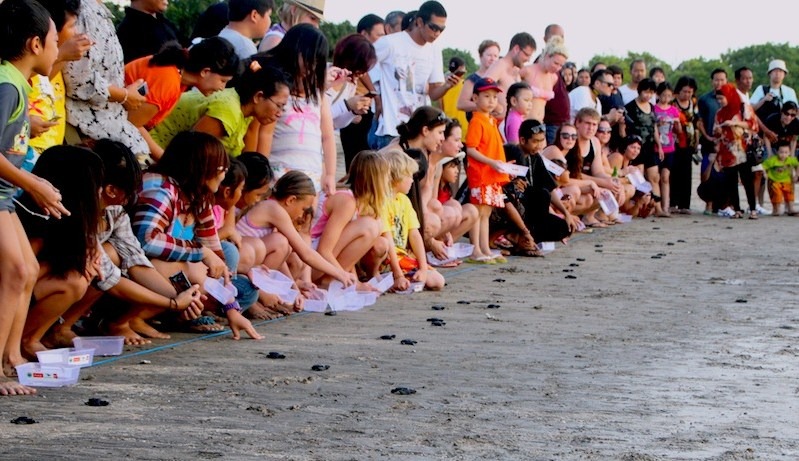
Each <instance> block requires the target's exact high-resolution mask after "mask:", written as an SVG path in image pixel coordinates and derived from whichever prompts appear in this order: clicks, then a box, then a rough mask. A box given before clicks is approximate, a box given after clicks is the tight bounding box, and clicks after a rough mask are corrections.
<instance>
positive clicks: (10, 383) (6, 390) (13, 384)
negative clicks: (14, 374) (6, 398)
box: [0, 376, 36, 395]
mask: <svg viewBox="0 0 799 461" xmlns="http://www.w3.org/2000/svg"><path fill="white" fill-rule="evenodd" d="M35 393H36V389H34V388H32V387H28V386H23V385H22V384H20V383H18V382H17V381H14V380H12V379H8V378H6V377H5V376H0V395H33V394H35Z"/></svg>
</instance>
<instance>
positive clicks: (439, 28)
mask: <svg viewBox="0 0 799 461" xmlns="http://www.w3.org/2000/svg"><path fill="white" fill-rule="evenodd" d="M424 24H425V25H426V26H427V27H429V28H430V30H431V31H433V32H437V33H441V32H444V29H446V28H447V27H446V26H439V25H438V24H436V23H434V22H426V23H424Z"/></svg>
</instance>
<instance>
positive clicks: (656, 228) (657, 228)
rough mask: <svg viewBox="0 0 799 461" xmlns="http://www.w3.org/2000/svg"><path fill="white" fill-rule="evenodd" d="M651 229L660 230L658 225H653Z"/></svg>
mask: <svg viewBox="0 0 799 461" xmlns="http://www.w3.org/2000/svg"><path fill="white" fill-rule="evenodd" d="M652 230H660V228H659V227H653V228H652Z"/></svg>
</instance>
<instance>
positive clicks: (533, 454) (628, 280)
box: [0, 214, 799, 461]
mask: <svg viewBox="0 0 799 461" xmlns="http://www.w3.org/2000/svg"><path fill="white" fill-rule="evenodd" d="M797 223H799V221H797V220H796V219H794V218H771V217H764V218H762V219H760V220H759V221H750V220H728V219H722V218H716V217H705V216H701V215H696V214H695V215H692V216H682V217H675V218H672V219H660V220H650V219H646V220H637V221H635V222H633V223H630V224H626V225H617V226H614V227H611V228H608V229H602V230H598V231H596V232H595V233H593V234H583V235H580V236H578V237H576V238H574V239H573V241H572V242H571V243H570V244H569V245H568V246H566V247H563V246H560V245H559V246H558V249H557V250H556V251H555V252H554V253H552V254H550V255H548V256H547V257H546V258H545V259H523V258H511V259H510V261H509V263H508V264H505V265H501V266H479V267H476V266H469V265H462V266H461V267H459V268H456V269H452V270H448V271H447V272H446V275H447V280H448V286H447V287H446V290H445V291H443V292H441V293H421V294H414V295H410V296H403V295H386V296H384V297H382V298H381V299H379V300H378V303H377V304H376V305H374V306H372V307H368V308H366V309H364V310H362V311H359V312H351V313H340V314H339V315H336V316H325V315H322V314H299V315H295V316H292V317H289V318H286V319H283V320H279V321H270V322H264V323H261V324H260V325H259V327H258V330H259V331H260V332H261V333H262V334H264V335H265V336H266V339H265V340H263V341H252V340H242V341H238V342H234V341H232V340H230V338H229V337H228V336H227V335H216V336H196V335H185V334H177V335H174V336H173V339H172V340H170V341H156V342H155V343H154V344H153V345H152V346H150V347H149V348H141V349H140V348H132V347H128V348H126V350H125V352H124V354H123V355H122V356H119V357H114V358H106V359H100V358H98V359H97V361H96V362H97V364H96V366H94V367H92V368H88V369H85V370H83V373H82V376H81V381H80V382H79V384H78V385H77V386H74V387H71V388H60V389H46V388H41V389H39V395H38V396H35V397H14V398H2V399H0V400H2V416H3V420H4V421H5V423H4V427H5V429H4V430H3V431H0V458H2V459H8V460H41V459H64V460H72V459H74V460H85V459H120V458H123V457H127V458H129V459H151V460H183V459H232V460H238V459H242V460H247V459H280V460H370V459H396V460H430V459H459V460H461V459H462V460H478V459H479V460H489V459H491V460H493V459H496V460H500V459H501V460H505V459H508V460H517V459H518V460H641V461H644V460H646V461H649V460H713V461H716V460H718V461H732V460H749V459H758V460H795V459H797V458H799V435H798V434H799V433H797V430H796V428H797V427H799V412H797V394H799V379H798V375H797V371H796V370H797V368H798V367H797V365H799V346H797V341H796V339H797V336H799V332H797V329H799V315H797V313H796V302H795V299H796V294H797V288H798V287H799V283H798V282H797V277H796V276H797V271H799V263H797V262H796V260H795V258H794V257H793V256H792V255H794V254H795V250H794V249H795V229H796V225H797ZM752 242H757V243H752ZM657 255H661V257H660V258H652V257H653V256H657ZM566 271H569V272H566ZM568 276H574V277H576V278H574V279H572V278H567V277H568ZM459 301H461V302H464V301H465V302H469V303H470V304H463V303H459ZM488 304H498V305H499V306H500V307H499V308H495V309H488V308H487V305H488ZM432 305H443V306H446V309H445V310H442V311H434V310H432V309H431V306H432ZM431 317H438V318H441V319H443V320H444V321H445V322H446V325H444V326H439V327H437V326H432V325H430V323H429V322H428V321H427V319H428V318H431ZM382 335H396V337H395V339H393V340H381V339H379V337H380V336H382ZM402 339H412V340H414V341H417V343H416V344H415V345H402V344H401V343H400V341H401V340H402ZM270 351H277V352H281V353H283V354H285V355H286V358H285V359H283V360H270V359H268V358H267V357H266V355H267V354H268V352H270ZM315 364H324V365H329V366H330V368H329V369H328V370H326V371H312V370H311V367H312V366H313V365H315ZM396 387H411V388H413V389H415V390H416V391H417V392H416V393H415V394H412V395H407V396H403V395H395V394H392V393H391V390H392V389H394V388H396ZM89 398H102V399H105V400H108V401H109V402H110V405H108V406H106V407H89V406H86V405H85V402H86V401H87V400H88V399H89ZM18 416H28V417H31V418H33V419H35V420H36V421H38V424H33V425H12V424H9V423H8V421H9V420H11V419H13V418H16V417H18Z"/></svg>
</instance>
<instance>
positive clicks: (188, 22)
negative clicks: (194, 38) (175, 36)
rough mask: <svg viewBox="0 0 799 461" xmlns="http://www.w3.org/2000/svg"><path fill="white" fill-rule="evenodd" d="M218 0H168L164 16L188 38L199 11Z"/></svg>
mask: <svg viewBox="0 0 799 461" xmlns="http://www.w3.org/2000/svg"><path fill="white" fill-rule="evenodd" d="M217 1H218V0H170V2H169V7H168V8H167V9H166V12H165V13H164V16H166V18H167V19H169V20H170V21H172V23H173V24H175V27H177V28H178V30H179V31H180V34H181V35H182V36H184V37H186V38H187V39H188V37H191V32H192V30H193V29H194V24H196V23H197V18H198V17H199V16H200V13H202V12H203V11H205V10H206V9H208V7H209V6H211V5H213V4H214V3H217Z"/></svg>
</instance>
